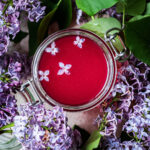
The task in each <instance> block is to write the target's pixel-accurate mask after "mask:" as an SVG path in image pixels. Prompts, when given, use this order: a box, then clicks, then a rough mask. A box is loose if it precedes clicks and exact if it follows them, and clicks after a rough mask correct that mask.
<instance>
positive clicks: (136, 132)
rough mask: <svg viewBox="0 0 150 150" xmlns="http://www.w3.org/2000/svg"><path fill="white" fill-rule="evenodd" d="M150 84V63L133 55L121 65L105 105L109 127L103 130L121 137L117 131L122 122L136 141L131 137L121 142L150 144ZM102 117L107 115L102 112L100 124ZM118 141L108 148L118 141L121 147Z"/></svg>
mask: <svg viewBox="0 0 150 150" xmlns="http://www.w3.org/2000/svg"><path fill="white" fill-rule="evenodd" d="M149 85H150V67H149V66H147V65H146V64H144V63H143V62H140V61H139V60H137V59H136V58H135V57H134V56H131V57H130V59H129V60H128V62H126V63H124V64H123V65H121V67H120V68H119V69H118V76H117V82H116V85H115V87H114V89H113V91H112V93H111V95H110V96H109V98H108V99H107V100H106V101H105V103H104V104H103V105H102V106H103V111H104V115H105V116H106V117H105V128H103V129H102V130H100V134H101V135H103V136H104V137H107V138H110V137H111V138H114V139H115V140H117V137H118V136H116V133H117V132H118V126H120V128H121V129H122V130H121V132H122V131H125V132H126V133H128V134H129V136H131V137H132V139H133V140H134V142H132V144H130V143H131V141H126V142H122V143H121V142H119V141H117V143H118V146H119V145H120V147H121V148H122V146H123V147H125V146H126V147H128V148H126V147H125V148H126V149H136V148H135V147H133V146H131V145H134V144H133V143H135V144H136V145H137V146H138V145H141V147H143V148H141V149H142V150H143V149H146V148H148V147H150V99H149V98H150V86H149ZM102 121H103V117H100V116H99V117H98V119H97V123H98V124H99V127H100V126H101V124H102ZM123 124H124V125H123ZM122 125H123V127H122ZM112 142H113V141H112ZM117 143H116V142H114V143H111V144H110V146H108V149H115V148H113V147H112V146H111V145H113V144H114V145H115V146H116V147H118V146H117ZM130 147H131V148H130ZM132 147H133V148H132ZM139 147H140V146H139ZM125 148H122V149H125ZM139 149H140V148H139Z"/></svg>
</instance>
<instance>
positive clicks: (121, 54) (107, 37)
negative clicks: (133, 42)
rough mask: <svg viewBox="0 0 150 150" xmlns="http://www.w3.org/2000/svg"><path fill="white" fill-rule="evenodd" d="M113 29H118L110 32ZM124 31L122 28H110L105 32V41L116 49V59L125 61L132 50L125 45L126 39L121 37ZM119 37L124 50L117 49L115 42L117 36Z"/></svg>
mask: <svg viewBox="0 0 150 150" xmlns="http://www.w3.org/2000/svg"><path fill="white" fill-rule="evenodd" d="M112 31H118V32H116V33H114V34H110V32H112ZM122 33H123V29H120V28H112V29H109V30H108V31H107V32H106V33H105V34H104V40H105V42H108V43H109V45H110V47H111V49H112V50H113V51H114V53H115V60H118V61H120V62H124V61H126V60H127V59H128V58H129V57H130V55H131V52H130V50H129V49H128V48H127V47H126V46H125V44H124V41H123V39H122V37H121V35H122ZM116 37H118V39H119V41H120V43H121V45H122V47H123V50H122V51H121V52H119V50H117V48H116V47H115V46H114V44H113V43H114V42H116V40H115V38H116Z"/></svg>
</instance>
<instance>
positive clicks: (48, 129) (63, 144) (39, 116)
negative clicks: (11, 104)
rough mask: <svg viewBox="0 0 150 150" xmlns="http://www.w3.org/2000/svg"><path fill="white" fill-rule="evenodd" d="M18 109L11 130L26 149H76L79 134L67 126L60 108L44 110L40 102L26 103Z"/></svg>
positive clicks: (78, 142)
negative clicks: (35, 103) (33, 104)
mask: <svg viewBox="0 0 150 150" xmlns="http://www.w3.org/2000/svg"><path fill="white" fill-rule="evenodd" d="M18 111H19V112H20V114H19V115H18V116H16V117H15V118H14V123H15V126H14V127H13V132H14V134H15V136H16V137H17V139H18V140H19V141H20V142H21V143H22V145H23V146H24V147H25V148H26V149H30V150H41V149H43V150H44V149H47V148H50V149H52V150H58V149H59V150H71V149H72V150H76V149H77V147H78V144H80V134H79V132H77V131H73V130H72V129H71V128H70V127H69V126H68V124H67V119H66V117H65V114H64V112H63V109H62V108H60V107H54V108H53V110H46V109H45V108H44V106H43V105H41V104H38V105H36V106H31V105H30V104H26V105H22V106H20V108H19V110H18ZM77 138H78V139H77Z"/></svg>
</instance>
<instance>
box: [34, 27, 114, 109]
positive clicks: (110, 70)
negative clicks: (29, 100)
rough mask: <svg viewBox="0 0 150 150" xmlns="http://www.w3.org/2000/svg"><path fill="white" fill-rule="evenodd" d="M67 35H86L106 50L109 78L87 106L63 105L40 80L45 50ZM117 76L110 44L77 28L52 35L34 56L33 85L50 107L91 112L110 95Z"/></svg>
mask: <svg viewBox="0 0 150 150" xmlns="http://www.w3.org/2000/svg"><path fill="white" fill-rule="evenodd" d="M67 35H84V36H87V37H88V38H89V37H90V39H92V40H94V41H95V42H96V43H97V44H98V45H99V46H100V47H102V49H103V50H104V53H105V57H108V58H107V69H108V70H107V71H108V73H107V78H106V81H105V84H104V86H103V88H102V90H101V91H100V93H99V95H98V96H97V97H95V98H94V100H91V101H89V102H88V103H86V104H82V105H79V106H71V105H65V104H61V103H59V102H57V101H55V100H54V99H52V98H51V97H50V96H49V95H48V94H47V93H46V92H45V90H44V89H43V87H42V85H41V83H40V81H39V78H38V65H39V61H40V58H41V56H42V54H43V51H44V50H45V48H46V47H47V46H48V45H49V44H50V43H52V42H53V41H54V40H56V39H58V38H60V37H63V36H67ZM116 74H117V66H116V61H115V57H114V54H113V52H112V50H111V48H110V47H109V46H108V44H107V43H106V42H105V41H104V40H103V39H102V38H101V37H99V36H97V35H96V34H95V33H93V32H91V31H88V30H85V29H77V28H73V29H72V28H71V29H65V30H61V31H58V32H55V33H53V34H51V35H49V36H48V37H47V38H46V39H45V40H44V41H43V42H42V43H41V44H40V45H39V47H38V48H37V51H36V53H35V54H34V57H33V61H32V77H33V84H34V86H35V90H36V93H37V95H38V97H39V98H41V99H42V100H45V101H47V102H48V103H49V104H50V105H52V106H54V105H59V106H61V107H63V108H64V109H65V110H67V111H83V110H89V109H91V108H93V107H95V106H97V105H98V104H100V103H102V102H103V101H104V100H105V99H106V97H107V96H108V95H109V94H110V92H111V90H112V88H113V86H114V84H115V81H116Z"/></svg>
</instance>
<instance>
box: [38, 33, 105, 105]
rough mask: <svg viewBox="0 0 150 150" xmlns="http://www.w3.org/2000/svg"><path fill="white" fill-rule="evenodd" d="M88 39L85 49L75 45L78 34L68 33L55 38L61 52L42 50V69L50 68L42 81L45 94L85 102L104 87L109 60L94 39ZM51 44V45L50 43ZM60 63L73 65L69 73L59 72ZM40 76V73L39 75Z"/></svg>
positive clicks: (72, 102) (68, 102) (66, 101)
mask: <svg viewBox="0 0 150 150" xmlns="http://www.w3.org/2000/svg"><path fill="white" fill-rule="evenodd" d="M80 38H84V39H85V41H84V42H83V43H82V48H79V47H78V46H77V45H74V43H73V42H74V41H75V40H76V36H71V35H70V36H65V37H63V38H60V39H57V40H56V41H55V44H56V47H57V48H58V53H56V54H55V55H52V54H51V53H47V52H46V51H44V52H43V54H42V56H41V60H40V62H39V70H41V71H45V70H49V71H50V73H49V75H48V76H47V77H48V78H49V81H48V82H47V81H46V80H42V81H41V85H42V87H43V89H44V90H45V91H46V93H47V94H48V95H49V96H50V97H51V98H53V99H54V100H55V101H57V102H59V103H62V104H66V105H72V106H77V105H82V104H85V103H88V102H89V101H91V100H92V99H94V98H95V97H96V96H97V95H98V93H99V92H100V91H101V89H102V88H103V86H104V84H105V81H106V78H107V63H106V58H105V56H104V52H103V50H102V49H101V48H100V47H99V46H98V45H97V44H96V43H95V42H94V41H92V40H90V39H89V38H87V37H84V36H80ZM48 47H51V44H50V45H49V46H48ZM59 62H63V63H64V65H66V64H70V65H72V66H71V68H70V69H68V71H69V73H67V74H65V73H63V74H62V75H58V71H59V70H60V69H61V68H60V66H59ZM40 77H41V75H39V78H40Z"/></svg>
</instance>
